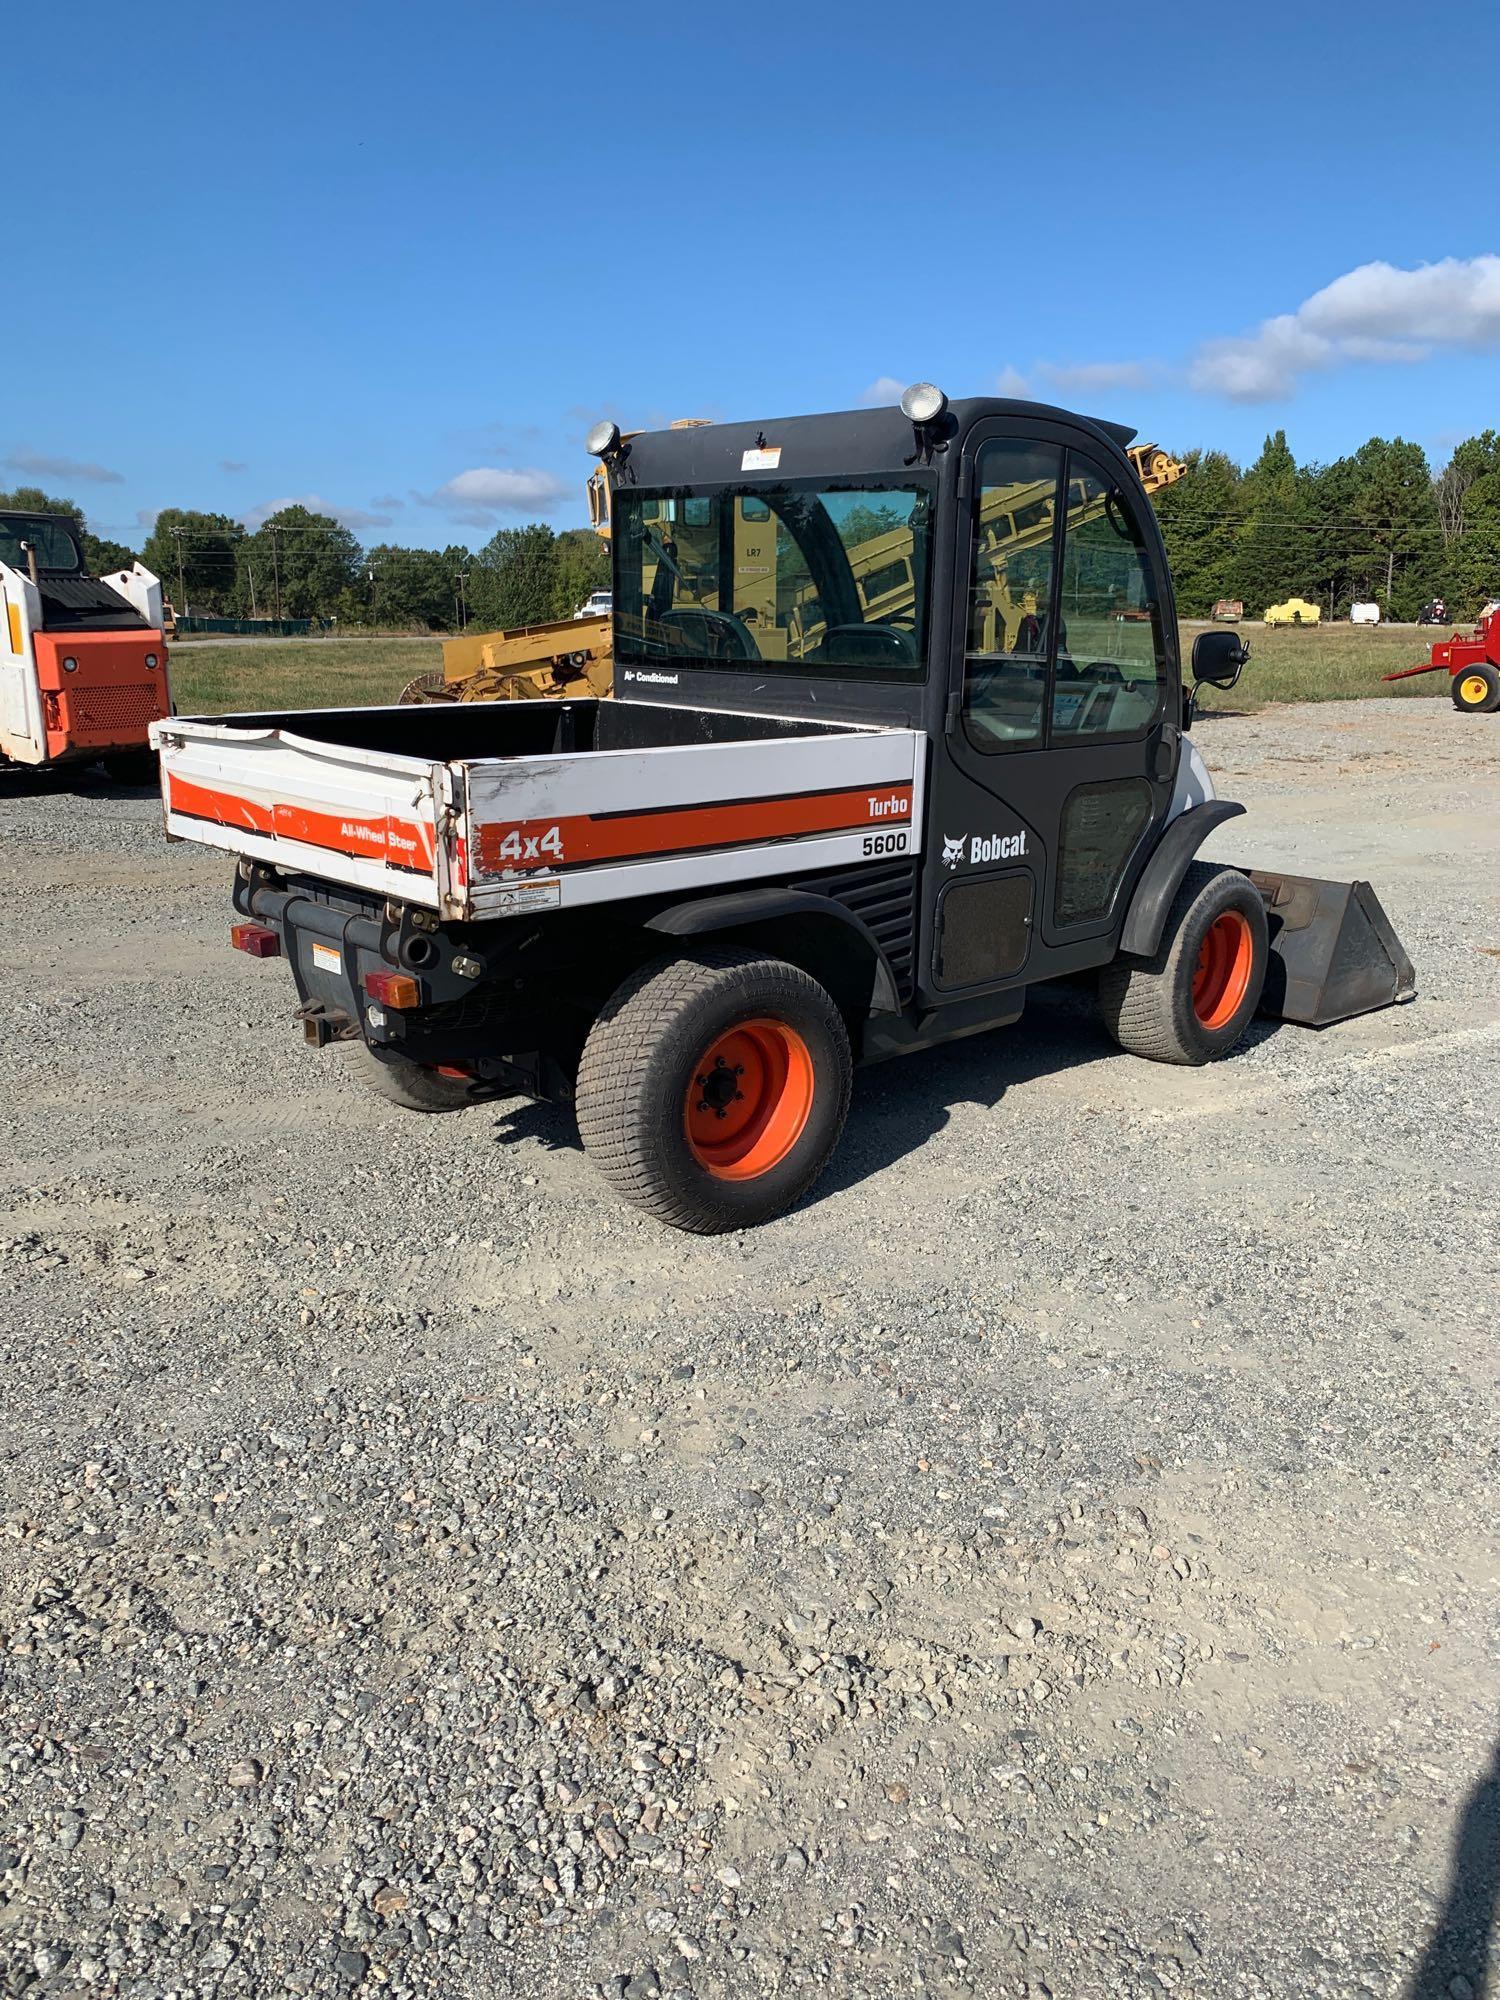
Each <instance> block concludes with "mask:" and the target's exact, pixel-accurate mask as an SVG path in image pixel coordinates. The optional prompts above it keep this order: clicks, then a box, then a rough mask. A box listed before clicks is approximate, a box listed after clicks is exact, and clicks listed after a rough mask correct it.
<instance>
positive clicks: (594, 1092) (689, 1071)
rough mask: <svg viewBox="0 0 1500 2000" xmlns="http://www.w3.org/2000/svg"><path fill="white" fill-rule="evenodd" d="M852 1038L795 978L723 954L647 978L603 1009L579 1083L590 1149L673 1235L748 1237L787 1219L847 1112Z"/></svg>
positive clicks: (763, 961)
mask: <svg viewBox="0 0 1500 2000" xmlns="http://www.w3.org/2000/svg"><path fill="white" fill-rule="evenodd" d="M852 1071H853V1065H852V1060H851V1057H850V1051H849V1035H848V1030H847V1029H846V1027H845V1025H844V1019H843V1016H842V1015H841V1014H840V1012H839V1009H838V1007H837V1005H836V1004H835V1002H834V1000H833V998H832V996H831V995H830V994H829V993H828V991H827V990H826V989H825V988H824V987H822V986H820V985H819V984H818V982H817V981H816V980H815V979H812V978H810V977H809V976H808V974H807V973H805V972H803V971H802V970H801V969H800V968H799V967H797V966H795V965H789V964H788V963H787V962H786V961H785V960H784V959H778V958H765V957H762V956H761V955H760V954H759V953H758V952H753V951H747V950H742V949H735V948H731V947H724V948H721V949H718V950H709V951H703V952H701V953H699V954H697V955H695V956H694V957H692V958H667V959H657V960H655V961H654V962H653V963H651V964H650V965H646V966H643V967H642V968H641V969H640V971H638V972H636V973H633V974H632V975H631V977H630V978H629V979H627V980H625V981H624V983H623V984H622V985H621V986H620V987H619V988H618V989H617V990H616V992H615V993H614V994H613V995H612V996H611V998H610V999H609V1000H608V1001H607V1002H606V1003H605V1006H604V1008H603V1010H602V1011H601V1013H600V1015H599V1018H598V1019H597V1020H596V1021H595V1023H594V1026H593V1028H592V1029H591V1030H590V1033H589V1037H588V1041H587V1043H586V1044H585V1046H584V1051H583V1060H582V1062H581V1064H580V1065H579V1071H578V1094H577V1104H578V1129H579V1133H580V1135H581V1136H582V1139H583V1144H584V1149H585V1151H586V1152H587V1153H588V1154H589V1157H590V1158H591V1159H592V1160H593V1162H594V1164H595V1165H596V1166H597V1167H598V1169H599V1171H600V1173H601V1174H602V1175H603V1176H604V1178H605V1180H606V1181H608V1182H609V1184H610V1186H611V1187H612V1188H613V1189H614V1190H615V1192H616V1193H617V1194H619V1195H621V1196H623V1197H624V1199H625V1200H626V1201H629V1202H632V1203H634V1205H635V1206H636V1207H637V1208H642V1209H644V1210H645V1211H646V1213H647V1214H648V1215H652V1216H654V1217H655V1218H656V1219H657V1221H659V1222H665V1223H667V1224H669V1225H670V1226H671V1227H672V1228H674V1229H686V1230H692V1231H695V1232H697V1233H698V1234H700V1235H713V1234H716V1233H718V1232H720V1231H723V1230H727V1229H747V1228H751V1227H753V1226H754V1225H755V1224H756V1223H760V1222H766V1221H769V1220H770V1218H771V1217H772V1216H775V1215H780V1214H782V1213H783V1212H784V1211H785V1210H786V1209H788V1208H790V1207H791V1206H792V1205H793V1204H794V1203H795V1202H797V1201H799V1200H800V1199H801V1197H802V1196H803V1195H804V1194H805V1193H806V1192H807V1190H808V1189H809V1188H810V1187H811V1186H812V1184H813V1182H814V1181H815V1180H816V1179H817V1177H818V1175H819V1174H820V1173H821V1172H822V1171H823V1168H824V1167H825V1166H826V1165H827V1163H828V1160H829V1157H830V1155H831V1154H832V1152H833V1149H834V1147H835V1146H836V1145H837V1144H838V1140H839V1135H840V1133H841V1132H842V1131H843V1129H844V1120H845V1118H846V1117H847V1115H848V1111H849V1096H850V1091H851V1087H852V1082H853V1075H852Z"/></svg>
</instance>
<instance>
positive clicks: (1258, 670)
mask: <svg viewBox="0 0 1500 2000" xmlns="http://www.w3.org/2000/svg"><path fill="white" fill-rule="evenodd" d="M1204 629H1205V627H1204V626H1203V625H1202V624H1199V623H1187V624H1184V626H1183V627H1182V651H1183V659H1184V662H1185V661H1186V659H1187V656H1188V654H1189V653H1190V652H1191V650H1192V644H1193V640H1194V638H1195V637H1196V635H1197V634H1198V633H1199V632H1201V631H1203V630H1204ZM1240 630H1241V631H1242V632H1243V633H1244V634H1245V636H1246V637H1248V639H1249V640H1250V645H1251V658H1250V664H1249V666H1248V667H1246V669H1245V672H1244V676H1243V678H1242V679H1241V681H1240V684H1239V686H1238V687H1237V688H1235V689H1233V690H1232V691H1231V692H1230V693H1228V694H1220V693H1218V692H1217V691H1216V690H1215V689H1213V688H1206V689H1205V690H1204V693H1203V706H1204V707H1205V708H1218V709H1233V710H1236V711H1239V712H1240V713H1245V712H1248V711H1253V710H1255V709H1259V708H1264V707H1266V705H1267V704H1268V703H1270V702H1277V701H1348V700H1354V699H1356V698H1358V697H1360V696H1369V695H1411V696H1433V695H1441V696H1443V697H1445V698H1446V696H1447V694H1448V676H1447V675H1446V674H1426V675H1423V676H1421V677H1420V678H1418V679H1416V680H1409V681H1395V682H1392V683H1390V684H1389V685H1387V684H1386V683H1384V682H1382V680H1381V678H1380V676H1381V675H1382V674H1383V673H1389V672H1391V671H1392V670H1393V669H1394V668H1396V667H1406V666H1415V665H1416V663H1417V662H1418V661H1419V660H1421V659H1424V658H1425V657H1426V653H1427V646H1428V640H1429V639H1430V637H1431V636H1432V635H1431V634H1428V633H1424V632H1421V631H1418V630H1417V629H1416V628H1415V627H1413V626H1409V625H1407V626H1377V627H1375V628H1373V629H1371V628H1370V627H1368V626H1359V627H1356V626H1352V625H1330V626H1326V627H1325V626H1316V627H1312V628H1308V629H1299V628H1291V627H1282V628H1279V629H1278V630H1276V631H1272V632H1268V631H1266V630H1265V629H1264V628H1263V627H1262V626H1260V625H1254V624H1247V625H1245V626H1243V627H1241V628H1240ZM442 664H443V655H442V648H441V644H440V642H439V641H438V640H436V639H363V640H361V639H349V640H342V639H340V640H329V639H256V640H249V641H244V642H242V643H240V644H237V645H225V644H222V643H216V642H215V641H214V640H212V639H207V640H190V641H187V642H185V643H183V644H179V645H178V646H176V647H174V648H173V651H172V686H173V692H174V693H175V695H176V697H177V706H178V709H179V711H180V712H181V713H182V714H183V715H223V714H226V713H228V712H229V711H231V710H234V709H259V708H339V707H350V706H363V705H366V704H371V703H378V702H389V701H394V700H395V699H396V697H397V696H398V695H399V694H400V692H401V690H402V688H403V687H404V686H405V685H406V683H407V682H408V681H409V680H412V679H414V678H415V676H416V675H418V674H423V673H432V672H435V671H436V670H437V669H439V668H440V667H441V666H442Z"/></svg>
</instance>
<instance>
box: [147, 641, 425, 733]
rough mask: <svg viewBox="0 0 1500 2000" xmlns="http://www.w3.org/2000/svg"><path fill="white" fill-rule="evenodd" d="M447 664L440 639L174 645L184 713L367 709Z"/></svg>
mask: <svg viewBox="0 0 1500 2000" xmlns="http://www.w3.org/2000/svg"><path fill="white" fill-rule="evenodd" d="M442 664H443V651H442V646H441V644H440V643H439V641H438V640H436V639H348V640H345V639H251V640H246V641H244V642H243V643H241V644H238V645H224V644H222V643H216V642H215V641H214V640H212V639H190V640H185V641H179V643H178V644H177V645H175V646H174V647H173V648H172V693H173V696H174V697H175V699H176V702H177V708H178V712H179V713H180V714H182V715H225V714H228V713H230V712H231V711H233V710H235V709H257V708H356V707H367V706H371V705H374V704H378V703H380V702H388V701H394V700H395V699H396V697H397V696H398V695H399V694H400V692H401V690H402V688H404V687H405V686H406V683H407V682H408V681H409V680H414V679H415V678H416V676H417V675H418V674H427V673H435V672H437V671H438V670H440V669H441V667H442Z"/></svg>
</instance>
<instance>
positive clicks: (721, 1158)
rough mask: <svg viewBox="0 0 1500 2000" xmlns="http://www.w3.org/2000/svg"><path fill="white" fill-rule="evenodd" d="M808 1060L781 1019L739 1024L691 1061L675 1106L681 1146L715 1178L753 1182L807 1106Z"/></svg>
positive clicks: (777, 1159) (795, 1134) (781, 1154)
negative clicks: (683, 1095) (681, 1099)
mask: <svg viewBox="0 0 1500 2000" xmlns="http://www.w3.org/2000/svg"><path fill="white" fill-rule="evenodd" d="M813 1088H814V1081H813V1060H812V1055H811V1053H810V1052H809V1050H808V1046H807V1044H806V1042H804V1041H803V1039H802V1037H801V1036H800V1035H799V1034H798V1033H797V1030H796V1029H795V1028H789V1027H788V1026H787V1024H786V1023H785V1021H770V1020H765V1021H741V1022H740V1024H739V1025H738V1027H734V1028H730V1029H729V1030H728V1031H727V1032H726V1033H725V1034H722V1035H719V1036H718V1037H717V1038H716V1039H715V1040H714V1041H712V1042H710V1043H709V1045H708V1047H707V1048H706V1049H705V1050H704V1051H703V1053H702V1055H701V1056H700V1057H699V1058H698V1060H697V1062H696V1063H695V1064H694V1066H693V1074H692V1077H691V1079H690V1081H689V1083H688V1091H687V1101H686V1104H685V1106H684V1110H683V1117H684V1122H685V1124H686V1127H687V1142H688V1149H689V1151H690V1152H691V1153H692V1156H693V1158H694V1159H695V1160H696V1161H697V1162H698V1165H699V1166H700V1167H702V1168H703V1169H704V1171H705V1172H706V1173H709V1174H712V1175H713V1177H714V1179H715V1180H720V1181H753V1180H758V1179H759V1177H760V1176H761V1175H762V1174H768V1173H769V1172H770V1171H771V1169H772V1167H775V1166H779V1165H780V1164H781V1162H782V1161H783V1160H784V1159H785V1158H786V1156H787V1154H788V1153H789V1152H790V1151H791V1150H792V1148H793V1146H795V1145H796V1143H797V1141H798V1140H799V1139H800V1138H801V1137H802V1134H803V1131H804V1129H805V1128H806V1125H807V1121H808V1117H809V1115H810V1114H811V1112H812V1106H813Z"/></svg>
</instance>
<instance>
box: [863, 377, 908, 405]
mask: <svg viewBox="0 0 1500 2000" xmlns="http://www.w3.org/2000/svg"><path fill="white" fill-rule="evenodd" d="M906 386H907V385H906V383H905V382H898V381H897V379H896V377H895V376H894V375H877V376H876V377H875V380H874V381H873V382H872V383H871V384H870V386H869V388H868V389H865V390H863V391H862V392H861V395H860V399H859V400H860V402H861V403H862V404H863V406H864V407H865V408H866V409H867V410H879V409H883V408H885V406H886V405H887V404H889V403H899V402H900V401H901V395H902V391H903V390H904V389H905V388H906Z"/></svg>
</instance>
